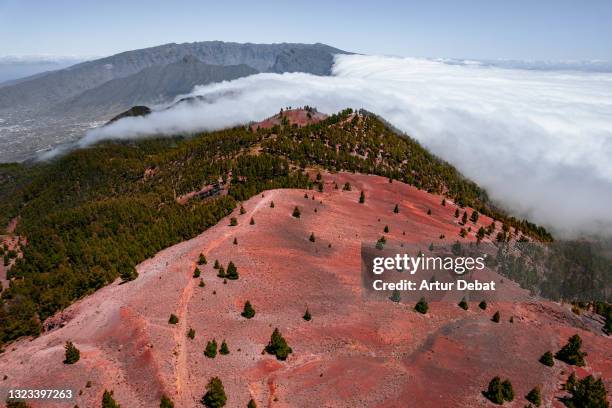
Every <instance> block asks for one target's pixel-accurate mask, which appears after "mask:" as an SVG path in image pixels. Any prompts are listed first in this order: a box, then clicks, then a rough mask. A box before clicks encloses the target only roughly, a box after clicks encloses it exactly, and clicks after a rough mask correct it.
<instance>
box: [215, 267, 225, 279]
mask: <svg viewBox="0 0 612 408" xmlns="http://www.w3.org/2000/svg"><path fill="white" fill-rule="evenodd" d="M225 276H226V275H225V268H224V267H223V266H221V265H219V269H218V270H217V277H219V278H225Z"/></svg>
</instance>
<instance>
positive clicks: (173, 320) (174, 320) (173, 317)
mask: <svg viewBox="0 0 612 408" xmlns="http://www.w3.org/2000/svg"><path fill="white" fill-rule="evenodd" d="M178 322H179V319H178V317H176V315H175V314H174V313H172V314H171V315H170V318H169V319H168V323H169V324H177V323H178Z"/></svg>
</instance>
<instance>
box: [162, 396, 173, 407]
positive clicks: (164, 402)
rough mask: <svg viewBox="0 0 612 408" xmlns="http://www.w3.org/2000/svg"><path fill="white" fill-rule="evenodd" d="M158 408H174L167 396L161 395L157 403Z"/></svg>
mask: <svg viewBox="0 0 612 408" xmlns="http://www.w3.org/2000/svg"><path fill="white" fill-rule="evenodd" d="M159 408H174V402H172V400H171V399H170V398H168V396H166V395H162V397H161V400H160V401H159Z"/></svg>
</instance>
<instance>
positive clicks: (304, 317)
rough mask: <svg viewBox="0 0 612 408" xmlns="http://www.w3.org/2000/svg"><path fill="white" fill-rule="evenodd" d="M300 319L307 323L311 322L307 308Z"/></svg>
mask: <svg viewBox="0 0 612 408" xmlns="http://www.w3.org/2000/svg"><path fill="white" fill-rule="evenodd" d="M302 319H304V320H306V321H307V322H309V321H311V320H312V316H311V314H310V310H308V308H306V312H305V313H304V316H302Z"/></svg>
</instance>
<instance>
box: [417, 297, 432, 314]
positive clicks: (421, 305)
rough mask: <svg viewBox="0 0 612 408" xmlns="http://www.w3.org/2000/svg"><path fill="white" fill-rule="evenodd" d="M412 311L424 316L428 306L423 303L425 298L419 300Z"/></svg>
mask: <svg viewBox="0 0 612 408" xmlns="http://www.w3.org/2000/svg"><path fill="white" fill-rule="evenodd" d="M414 310H416V311H417V312H419V313H422V314H425V313H427V311H428V310H429V305H428V304H427V302H426V301H425V298H421V299H420V300H419V301H418V302H417V304H416V305H415V306H414Z"/></svg>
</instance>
